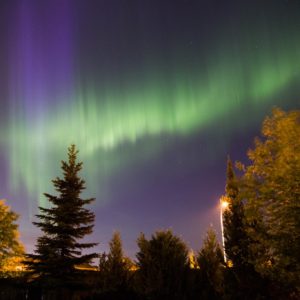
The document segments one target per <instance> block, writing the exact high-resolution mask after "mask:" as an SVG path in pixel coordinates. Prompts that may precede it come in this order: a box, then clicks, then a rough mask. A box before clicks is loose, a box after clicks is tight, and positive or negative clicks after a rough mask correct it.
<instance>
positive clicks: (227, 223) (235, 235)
mask: <svg viewBox="0 0 300 300" xmlns="http://www.w3.org/2000/svg"><path fill="white" fill-rule="evenodd" d="M239 188H240V182H239V181H238V179H237V178H236V176H235V173H234V171H233V166H232V162H231V160H230V158H228V161H227V179H226V188H225V192H226V199H227V201H228V207H227V208H226V209H225V211H224V212H223V225H224V238H225V254H226V257H227V259H228V268H227V271H226V272H225V289H226V291H225V293H226V294H227V296H228V297H229V298H231V299H256V298H257V297H259V295H260V294H261V291H260V290H261V285H262V282H263V281H262V278H261V277H260V276H259V274H258V273H257V272H256V270H255V268H254V265H253V263H252V255H251V244H252V243H253V240H252V239H251V238H250V235H249V230H250V229H251V226H250V224H248V223H247V221H246V217H245V210H244V203H243V198H242V197H241V195H240V192H239Z"/></svg>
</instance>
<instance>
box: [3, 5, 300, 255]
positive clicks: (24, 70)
mask: <svg viewBox="0 0 300 300" xmlns="http://www.w3.org/2000/svg"><path fill="white" fill-rule="evenodd" d="M299 17H300V1H298V0H294V1H293V0H290V1H284V0H282V1H280V0H277V1H261V0H260V1H253V0H251V1H246V0H245V1H213V0H207V1H202V0H197V1H196V0H176V1H174V0H164V1H161V0H160V1H155V0H151V1H150V0H149V1H147V0H123V1H122V0H107V1H104V0H97V1H91V0H90V1H76V0H51V1H50V0H49V1H48V0H45V1H38V0H36V1H33V0H26V1H25V0H10V1H1V2H0V36H1V47H0V66H1V67H0V104H1V106H0V107H1V110H0V125H1V128H0V167H1V173H0V187H1V189H0V192H1V194H0V198H4V199H7V203H8V204H9V205H11V207H12V209H13V210H15V211H16V212H18V213H19V214H20V219H19V224H20V231H21V239H22V241H23V242H24V243H25V246H26V248H27V251H28V252H31V251H32V250H33V249H34V244H35V239H36V237H37V236H38V235H39V234H40V232H39V231H38V230H37V229H36V228H35V227H34V226H33V225H32V224H31V222H32V221H33V220H34V219H35V218H34V214H36V213H37V206H38V205H42V206H45V205H47V203H46V199H45V197H43V195H42V193H43V192H48V193H52V192H53V187H52V186H51V179H53V178H54V177H56V176H58V175H60V174H61V173H60V160H61V159H66V150H67V147H68V146H69V145H70V144H71V143H75V144H76V145H77V146H78V148H79V150H80V155H79V159H80V160H82V161H83V162H84V170H83V171H82V177H83V178H84V179H86V182H87V190H86V192H85V196H87V197H91V196H92V197H96V202H95V204H93V205H92V206H91V209H93V211H94V212H95V214H96V224H95V230H94V233H93V235H92V236H91V237H89V239H91V240H93V241H96V242H100V245H99V246H98V247H97V249H96V251H103V250H106V249H107V247H108V245H107V243H108V241H109V239H110V238H111V236H112V233H113V231H114V230H119V231H120V232H121V235H122V237H123V240H124V248H125V250H126V252H127V254H128V255H130V256H132V257H133V256H134V253H135V251H136V249H137V246H136V244H135V241H136V238H137V236H138V234H139V233H140V232H141V231H143V232H145V234H146V235H147V236H149V235H150V234H151V233H152V232H154V231H155V230H156V229H166V228H172V229H173V231H174V232H175V233H176V234H178V235H181V236H182V237H183V239H184V240H185V241H186V242H187V244H188V245H189V247H191V248H193V249H194V250H198V249H199V248H200V246H201V241H202V239H203V237H204V234H205V232H206V230H207V228H208V227H209V226H210V224H213V226H214V228H215V229H216V230H217V232H218V233H219V232H220V229H219V227H220V223H219V207H218V201H219V198H220V196H221V195H222V193H223V192H224V185H225V167H226V157H227V155H228V154H229V155H230V156H231V158H232V159H233V160H242V161H244V162H247V159H246V151H247V149H248V148H249V147H250V146H251V145H252V141H253V138H254V136H256V135H258V134H259V128H260V126H261V122H262V120H263V118H264V116H265V115H266V114H269V113H270V112H271V108H272V107H273V106H280V107H282V108H284V109H299V106H300V105H299V104H300V101H299V99H300V85H299V83H300V51H299V47H300V37H299V32H300V18H299Z"/></svg>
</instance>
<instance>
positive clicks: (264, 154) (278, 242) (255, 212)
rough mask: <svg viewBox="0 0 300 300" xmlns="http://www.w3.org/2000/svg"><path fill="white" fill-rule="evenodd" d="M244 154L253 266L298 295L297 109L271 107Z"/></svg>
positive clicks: (299, 137) (299, 182)
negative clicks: (259, 132)
mask: <svg viewBox="0 0 300 300" xmlns="http://www.w3.org/2000/svg"><path fill="white" fill-rule="evenodd" d="M248 157H249V159H250V160H251V164H250V165H249V166H247V167H245V166H244V165H242V164H241V165H240V168H241V169H242V170H243V171H244V173H243V178H242V179H243V191H242V192H243V197H244V198H245V199H246V201H247V202H246V203H247V205H246V214H247V218H248V220H249V222H251V221H253V220H255V219H256V220H258V223H259V226H260V230H259V231H252V236H253V238H257V240H258V242H259V244H258V246H257V249H258V250H259V251H260V252H259V255H257V258H256V269H257V270H259V271H260V272H261V273H262V274H263V275H265V276H269V277H270V278H272V279H273V280H274V281H277V282H278V281H279V283H280V285H281V286H285V287H286V288H287V289H288V290H289V295H290V296H291V295H295V294H296V295H297V296H299V297H300V284H299V283H300V218H299V215H300V111H291V112H288V113H287V112H284V111H282V110H280V109H274V110H273V113H272V115H271V116H270V117H267V118H266V119H265V120H264V122H263V126H262V137H261V138H257V139H256V140H255V145H254V148H253V149H251V150H249V152H248ZM291 297H292V296H291Z"/></svg>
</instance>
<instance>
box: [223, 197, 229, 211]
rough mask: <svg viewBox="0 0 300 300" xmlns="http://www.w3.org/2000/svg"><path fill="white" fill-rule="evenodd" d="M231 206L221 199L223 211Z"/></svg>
mask: <svg viewBox="0 0 300 300" xmlns="http://www.w3.org/2000/svg"><path fill="white" fill-rule="evenodd" d="M228 205H229V202H228V201H227V200H223V199H221V207H222V210H225V209H226V208H227V207H228Z"/></svg>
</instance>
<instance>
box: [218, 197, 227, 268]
mask: <svg viewBox="0 0 300 300" xmlns="http://www.w3.org/2000/svg"><path fill="white" fill-rule="evenodd" d="M228 206H229V201H228V197H227V196H222V197H221V198H220V224H221V233H222V246H223V252H224V261H225V262H226V261H227V258H226V252H225V237H224V224H223V213H224V211H225V210H226V209H228Z"/></svg>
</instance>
